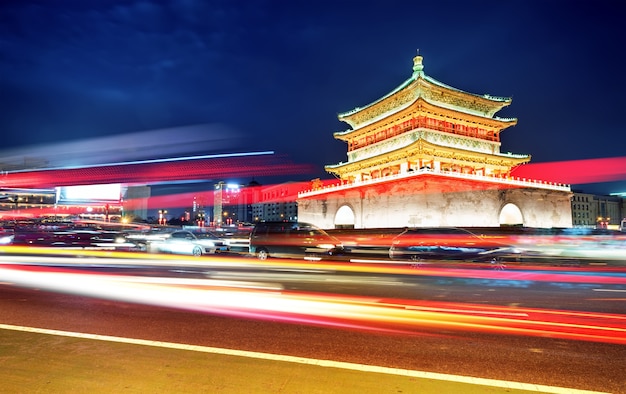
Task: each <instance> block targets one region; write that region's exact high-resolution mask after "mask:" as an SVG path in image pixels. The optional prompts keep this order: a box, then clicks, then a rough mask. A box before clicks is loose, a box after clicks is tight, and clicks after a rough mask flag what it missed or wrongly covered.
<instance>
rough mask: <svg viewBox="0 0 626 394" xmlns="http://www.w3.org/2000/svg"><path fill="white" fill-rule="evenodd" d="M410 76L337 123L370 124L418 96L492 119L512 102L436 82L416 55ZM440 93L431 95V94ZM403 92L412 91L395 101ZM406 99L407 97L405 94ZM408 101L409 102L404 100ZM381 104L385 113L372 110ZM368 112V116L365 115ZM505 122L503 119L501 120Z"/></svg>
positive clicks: (437, 103) (436, 103)
mask: <svg viewBox="0 0 626 394" xmlns="http://www.w3.org/2000/svg"><path fill="white" fill-rule="evenodd" d="M413 62H414V65H413V74H412V75H411V77H410V78H408V79H407V80H406V81H404V82H403V83H402V84H400V85H399V86H398V87H396V88H395V89H394V90H392V91H391V92H389V93H387V94H386V95H384V96H382V97H381V98H379V99H378V100H376V101H373V102H371V103H369V104H367V105H365V106H364V107H357V108H354V109H352V110H350V111H346V112H343V113H340V114H338V118H339V120H341V121H343V122H346V123H348V124H350V126H352V127H353V128H355V127H359V126H361V125H365V124H369V123H372V122H374V121H376V120H378V119H380V118H383V117H385V116H387V114H389V112H392V111H394V112H395V111H397V110H399V109H401V108H404V107H406V106H407V105H410V104H411V103H412V102H414V101H416V100H417V99H419V98H420V97H422V98H424V100H425V101H427V102H429V103H431V104H435V105H437V106H440V107H444V108H450V109H454V110H456V111H459V112H464V113H467V114H472V115H478V116H482V117H488V118H494V114H495V113H496V112H498V111H499V110H500V109H502V108H503V107H506V106H508V105H509V104H510V103H511V101H512V99H511V98H510V97H498V96H492V95H489V94H482V95H480V94H475V93H469V92H466V91H463V90H461V89H457V88H454V87H452V86H450V85H447V84H445V83H443V82H440V81H438V80H436V79H435V78H432V77H430V76H428V75H426V74H425V73H424V71H423V65H422V57H421V56H419V55H418V56H416V57H415V58H414V59H413ZM435 90H436V91H438V92H439V93H440V94H432V93H433V91H435ZM405 91H411V93H412V94H409V95H408V96H407V97H406V98H404V99H402V98H401V99H400V100H396V99H395V98H394V96H399V95H402V93H404V92H405ZM446 94H447V95H450V96H455V97H456V100H450V99H449V98H444V95H446ZM405 96H406V95H405ZM407 100H408V101H407ZM387 102H388V104H387V105H384V107H385V108H384V110H383V111H380V110H376V109H375V107H377V106H379V105H383V104H385V103H387ZM368 112H371V114H367V113H368ZM503 120H506V119H503Z"/></svg>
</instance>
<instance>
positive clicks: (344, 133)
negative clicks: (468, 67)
mask: <svg viewBox="0 0 626 394" xmlns="http://www.w3.org/2000/svg"><path fill="white" fill-rule="evenodd" d="M411 107H414V108H416V107H417V108H419V107H421V108H423V109H425V110H427V111H429V110H431V109H433V108H437V107H439V108H441V106H438V105H436V104H433V103H431V102H429V101H428V100H427V99H426V98H425V97H422V96H420V97H418V98H417V99H416V100H415V101H412V102H409V103H408V104H406V105H403V106H402V107H401V108H398V109H396V112H395V113H396V114H398V113H401V112H402V111H405V110H409V111H410V110H411ZM452 111H454V110H452V109H445V108H444V109H443V111H442V113H446V112H448V113H451V112H452ZM464 119H466V120H467V121H469V122H474V123H478V124H484V125H488V126H491V127H493V128H494V129H496V132H498V133H499V132H501V131H502V130H503V129H505V128H507V127H510V126H515V125H516V124H517V119H516V118H500V117H497V116H494V117H493V118H486V117H484V116H480V115H476V114H466V116H465V117H464ZM370 124H371V123H370ZM368 125H369V124H367V125H363V126H362V127H360V128H357V129H352V128H349V129H346V130H341V131H336V132H334V133H333V136H334V137H335V138H336V139H339V140H348V138H350V137H354V136H357V135H360V134H366V133H368V132H369V131H368V129H367V126H368Z"/></svg>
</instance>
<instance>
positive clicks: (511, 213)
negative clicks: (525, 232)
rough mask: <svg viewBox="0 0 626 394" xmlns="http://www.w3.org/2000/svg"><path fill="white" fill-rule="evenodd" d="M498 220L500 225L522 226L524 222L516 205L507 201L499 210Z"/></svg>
mask: <svg viewBox="0 0 626 394" xmlns="http://www.w3.org/2000/svg"><path fill="white" fill-rule="evenodd" d="M499 221H500V225H501V226H502V225H504V226H522V225H523V224H524V217H523V216H522V211H520V209H519V208H518V207H517V205H515V204H511V203H508V204H506V205H505V206H503V207H502V209H501V210H500V220H499Z"/></svg>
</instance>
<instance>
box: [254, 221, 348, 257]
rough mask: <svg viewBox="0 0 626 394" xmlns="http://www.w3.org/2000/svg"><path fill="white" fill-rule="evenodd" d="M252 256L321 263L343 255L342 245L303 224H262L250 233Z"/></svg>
mask: <svg viewBox="0 0 626 394" xmlns="http://www.w3.org/2000/svg"><path fill="white" fill-rule="evenodd" d="M249 251H250V253H251V254H253V255H255V256H257V257H258V258H259V259H261V260H265V259H267V258H268V257H270V256H272V257H304V258H305V259H311V260H318V259H321V258H326V257H329V256H337V255H340V254H342V253H343V246H342V245H341V242H340V241H339V240H338V239H337V238H335V237H333V236H331V235H329V234H328V233H327V232H326V231H324V230H322V229H320V228H318V227H316V226H314V225H312V224H310V223H302V222H261V223H258V224H257V225H255V226H254V229H252V232H251V233H250V246H249Z"/></svg>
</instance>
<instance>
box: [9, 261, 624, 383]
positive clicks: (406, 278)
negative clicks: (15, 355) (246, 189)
mask: <svg viewBox="0 0 626 394" xmlns="http://www.w3.org/2000/svg"><path fill="white" fill-rule="evenodd" d="M203 263H206V264H203V265H201V266H198V265H195V266H193V267H181V266H175V267H167V266H160V267H141V268H138V267H135V268H133V269H132V270H130V271H129V269H128V268H120V267H115V266H111V265H103V266H100V267H98V266H93V265H89V270H92V271H93V270H96V271H98V272H101V273H102V272H109V273H111V272H115V273H124V274H128V273H131V272H132V273H133V274H139V275H141V276H144V277H164V276H169V277H177V278H189V279H201V278H205V279H206V278H208V279H213V280H231V281H232V280H238V281H241V280H246V281H251V280H254V281H255V282H257V283H258V282H261V283H268V284H269V283H271V284H278V285H280V287H281V288H282V289H283V291H286V292H303V293H306V294H310V293H315V294H340V295H343V296H364V297H368V298H375V299H387V300H395V299H403V300H412V301H413V302H415V303H419V302H426V301H428V302H446V303H457V304H459V305H460V304H472V305H494V306H506V307H511V306H513V307H515V308H539V309H546V310H550V311H562V312H563V311H564V314H565V315H567V312H568V311H571V312H572V313H574V312H580V311H586V312H592V313H602V314H611V315H615V316H618V317H620V318H621V319H624V318H625V317H624V315H625V314H626V308H625V305H626V304H625V301H626V293H625V292H624V291H623V290H624V289H625V287H624V285H623V281H622V279H620V278H623V273H618V274H616V273H615V272H607V271H603V272H601V273H589V272H580V271H576V272H569V273H567V272H565V273H564V272H560V271H557V272H555V271H554V270H551V271H548V272H538V271H533V270H515V271H511V272H510V273H508V274H506V273H504V274H500V273H497V274H495V276H494V275H493V272H494V271H491V270H484V269H483V270H479V271H480V273H481V275H474V276H472V275H469V276H468V275H467V274H466V273H463V274H459V272H457V271H455V270H449V271H446V269H440V270H435V271H429V269H427V268H426V269H423V271H422V272H419V271H418V272H415V271H414V272H412V273H406V272H400V273H394V274H385V273H381V272H380V271H379V270H367V269H366V270H349V271H341V270H333V269H318V266H313V268H312V269H310V270H302V269H297V270H292V269H287V268H285V267H283V266H281V268H280V269H276V268H275V267H274V268H272V269H270V270H268V269H264V268H254V267H249V266H246V267H245V268H237V269H231V268H228V267H226V268H225V267H224V266H223V265H221V264H219V265H212V263H211V259H210V258H207V259H206V260H203ZM483 274H484V275H483ZM546 275H547V276H546ZM559 275H571V276H570V277H571V278H572V279H573V280H572V281H565V280H563V277H562V276H559ZM615 275H617V276H615ZM620 275H622V276H620ZM581 277H594V278H597V279H588V280H581V279H580V278H581ZM616 277H617V278H618V280H613V281H611V280H609V281H608V282H607V281H606V280H605V279H606V278H616ZM603 278H604V279H603ZM586 318H587V319H588V320H587V323H588V324H592V323H594V322H595V321H596V319H595V318H594V317H593V316H592V315H591V314H590V315H589V316H587V317H586ZM0 323H2V324H11V325H20V326H28V327H42V328H49V329H57V330H66V331H76V332H86V333H94V334H101V335H112V336H121V337H129V338H139V339H149V340H155V341H165V342H175V343H185V344H193V345H201V346H211V347H220V348H228V349H240V350H249V351H255V352H263V353H275V354H283V355H292V356H300V357H310V358H316V359H328V360H335V361H344V362H351V363H359V364H368V365H379V366H386V367H393V368H403V369H411V370H420V371H430V372H438V373H446V374H455V375H463V376H474V377H481V378H490V379H499V380H507V381H517V382H525V383H534V384H541V385H549V386H560V387H569V388H575V389H583V390H597V391H605V392H614V393H620V392H626V389H625V387H626V374H625V373H624V365H626V345H623V344H619V343H605V342H602V341H589V340H573V339H568V338H559V337H555V336H552V335H550V336H541V335H533V336H528V335H523V333H521V332H519V331H513V332H512V333H513V335H510V334H505V333H502V332H500V333H498V334H494V333H492V332H486V331H484V330H483V331H481V330H471V329H468V330H466V329H463V328H462V327H453V328H449V326H448V327H447V328H442V327H440V326H428V325H426V326H424V327H420V326H411V329H410V331H411V332H410V333H397V334H389V333H384V332H382V331H380V330H369V331H368V330H359V329H347V328H337V327H329V326H324V325H323V324H320V322H319V321H313V323H312V324H310V325H309V324H293V323H286V322H283V321H278V320H277V319H271V320H261V319H253V318H242V317H232V316H230V317H229V316H223V315H219V314H214V313H210V312H208V313H207V312H204V313H203V312H198V311H197V310H196V311H189V310H184V309H179V308H170V307H159V306H154V305H142V304H138V303H131V302H120V301H115V300H112V299H99V298H93V297H85V296H81V295H74V294H62V293H57V292H49V291H46V290H42V289H41V288H31V287H26V288H21V287H15V286H12V285H10V284H8V283H4V284H1V285H0ZM389 327H390V326H389V323H386V324H385V328H389Z"/></svg>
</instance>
